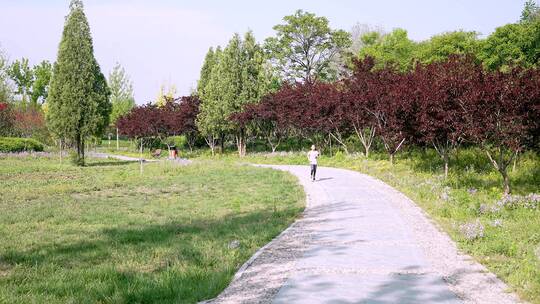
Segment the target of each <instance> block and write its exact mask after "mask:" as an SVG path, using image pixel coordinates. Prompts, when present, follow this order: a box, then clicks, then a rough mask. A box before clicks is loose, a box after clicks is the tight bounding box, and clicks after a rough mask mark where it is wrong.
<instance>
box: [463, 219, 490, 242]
mask: <svg viewBox="0 0 540 304" xmlns="http://www.w3.org/2000/svg"><path fill="white" fill-rule="evenodd" d="M459 230H460V231H461V234H462V235H463V236H464V237H465V239H467V240H468V241H474V240H476V239H480V238H483V237H484V225H482V223H480V220H479V219H476V220H475V221H474V222H468V223H465V224H463V225H461V226H459Z"/></svg>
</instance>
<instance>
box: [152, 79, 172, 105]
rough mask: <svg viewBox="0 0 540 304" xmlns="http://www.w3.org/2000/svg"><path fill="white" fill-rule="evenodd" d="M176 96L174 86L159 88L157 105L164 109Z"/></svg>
mask: <svg viewBox="0 0 540 304" xmlns="http://www.w3.org/2000/svg"><path fill="white" fill-rule="evenodd" d="M175 95H176V86H175V85H174V84H169V85H164V84H162V85H161V86H160V87H159V93H158V96H157V98H156V104H157V105H158V106H159V107H163V106H164V105H165V104H166V103H167V101H169V100H173V99H174V96H175Z"/></svg>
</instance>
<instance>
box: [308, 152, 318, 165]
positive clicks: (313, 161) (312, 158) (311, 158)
mask: <svg viewBox="0 0 540 304" xmlns="http://www.w3.org/2000/svg"><path fill="white" fill-rule="evenodd" d="M317 157H319V151H313V150H312V151H309V152H308V158H309V164H311V165H316V164H317Z"/></svg>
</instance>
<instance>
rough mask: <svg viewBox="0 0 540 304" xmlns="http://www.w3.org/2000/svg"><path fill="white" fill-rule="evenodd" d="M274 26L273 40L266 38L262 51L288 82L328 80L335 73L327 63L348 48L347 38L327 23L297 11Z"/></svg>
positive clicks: (321, 18)
mask: <svg viewBox="0 0 540 304" xmlns="http://www.w3.org/2000/svg"><path fill="white" fill-rule="evenodd" d="M283 21H284V23H283V24H278V25H276V26H274V30H275V31H276V37H270V38H267V39H266V41H265V48H266V50H267V51H268V53H269V54H270V57H271V58H272V62H273V63H274V65H275V66H276V68H277V69H278V70H280V71H281V74H282V77H283V78H284V79H287V80H290V81H293V82H294V81H298V80H301V81H304V82H312V81H315V80H331V79H334V78H335V75H336V73H337V71H336V70H334V69H332V67H331V65H330V62H331V60H332V58H334V56H336V55H337V54H338V53H339V52H341V51H343V50H345V49H346V48H348V47H349V46H350V45H351V39H350V34H349V33H347V32H346V31H343V30H332V29H331V28H330V25H329V22H328V19H326V18H325V17H317V16H316V15H315V14H313V13H309V12H304V11H302V10H298V11H296V12H295V13H294V14H293V15H290V16H285V17H284V18H283Z"/></svg>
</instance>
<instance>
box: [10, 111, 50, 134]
mask: <svg viewBox="0 0 540 304" xmlns="http://www.w3.org/2000/svg"><path fill="white" fill-rule="evenodd" d="M13 115H14V123H13V135H15V136H18V137H32V138H35V139H39V140H40V141H43V142H46V139H47V138H48V131H47V126H46V125H45V116H44V115H43V112H42V111H41V109H39V108H36V107H27V106H21V105H19V106H18V107H15V108H14V109H13Z"/></svg>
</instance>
